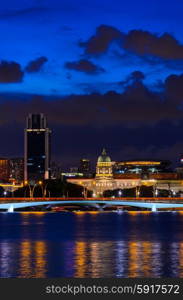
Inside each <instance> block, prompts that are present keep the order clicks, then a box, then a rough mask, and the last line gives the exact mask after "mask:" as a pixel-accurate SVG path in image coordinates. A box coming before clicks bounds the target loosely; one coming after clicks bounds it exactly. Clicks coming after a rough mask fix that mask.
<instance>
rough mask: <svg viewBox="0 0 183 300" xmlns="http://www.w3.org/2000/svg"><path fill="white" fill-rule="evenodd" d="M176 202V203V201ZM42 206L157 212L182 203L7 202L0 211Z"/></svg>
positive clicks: (81, 200) (96, 201)
mask: <svg viewBox="0 0 183 300" xmlns="http://www.w3.org/2000/svg"><path fill="white" fill-rule="evenodd" d="M177 202H178V201H177ZM43 205H63V206H66V205H79V206H88V207H96V208H100V207H106V206H131V207H140V208H146V209H147V208H148V209H151V210H152V211H157V210H158V209H163V208H164V209H168V208H183V203H180V202H179V203H176V202H172V201H171V202H168V200H166V202H157V201H155V200H154V201H138V200H128V201H125V200H121V199H117V200H116V199H115V200H113V199H110V200H99V199H92V200H90V199H87V200H84V199H80V200H60V201H54V200H52V201H31V202H26V201H25V202H23V201H21V202H13V201H9V202H8V203H7V202H5V203H1V204H0V210H7V211H8V212H13V211H14V210H15V209H18V208H26V207H31V206H43Z"/></svg>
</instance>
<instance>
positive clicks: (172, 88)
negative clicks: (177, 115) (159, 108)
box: [165, 74, 183, 108]
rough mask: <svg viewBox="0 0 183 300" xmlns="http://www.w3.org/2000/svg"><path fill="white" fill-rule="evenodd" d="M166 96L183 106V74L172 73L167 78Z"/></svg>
mask: <svg viewBox="0 0 183 300" xmlns="http://www.w3.org/2000/svg"><path fill="white" fill-rule="evenodd" d="M165 93H166V96H167V97H168V98H169V99H170V101H171V99H173V100H174V103H175V105H176V104H178V105H179V106H180V107H181V108H183V74H182V75H170V76H168V77H167V78H166V80H165Z"/></svg>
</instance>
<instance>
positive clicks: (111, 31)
mask: <svg viewBox="0 0 183 300" xmlns="http://www.w3.org/2000/svg"><path fill="white" fill-rule="evenodd" d="M121 36H122V33H121V32H120V31H119V30H118V29H116V28H114V27H112V26H107V25H100V26H99V27H97V29H96V34H95V35H93V36H92V37H91V38H89V40H88V41H86V42H80V43H79V45H80V46H81V47H84V48H85V53H86V54H93V55H96V54H102V53H104V52H105V51H106V50H107V49H108V48H109V46H110V44H111V42H113V41H115V40H118V39H120V38H121Z"/></svg>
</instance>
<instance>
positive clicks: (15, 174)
mask: <svg viewBox="0 0 183 300" xmlns="http://www.w3.org/2000/svg"><path fill="white" fill-rule="evenodd" d="M9 163H10V181H12V182H16V183H21V182H23V181H24V159H23V158H22V157H18V158H11V159H10V161H9Z"/></svg>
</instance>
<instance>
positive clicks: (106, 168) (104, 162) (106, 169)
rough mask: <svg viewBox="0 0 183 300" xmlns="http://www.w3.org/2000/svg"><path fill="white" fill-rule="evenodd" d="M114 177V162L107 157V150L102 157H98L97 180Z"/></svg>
mask: <svg viewBox="0 0 183 300" xmlns="http://www.w3.org/2000/svg"><path fill="white" fill-rule="evenodd" d="M111 177H113V172H112V161H111V158H110V157H109V156H108V155H107V153H106V150H105V149H103V151H102V153H101V155H100V156H99V157H98V160H97V166H96V178H98V179H101V178H111Z"/></svg>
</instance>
